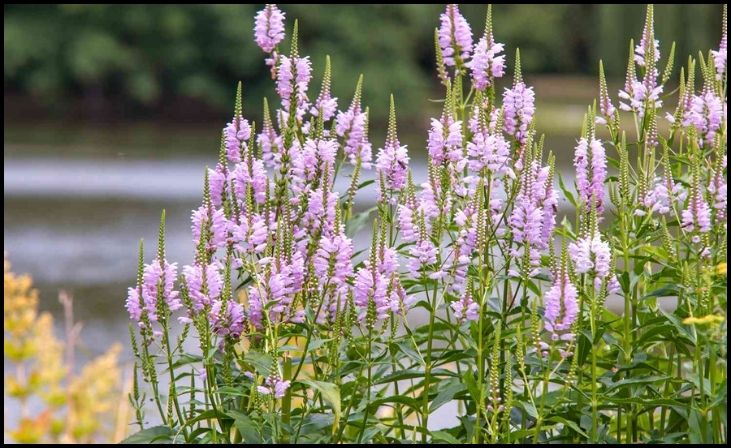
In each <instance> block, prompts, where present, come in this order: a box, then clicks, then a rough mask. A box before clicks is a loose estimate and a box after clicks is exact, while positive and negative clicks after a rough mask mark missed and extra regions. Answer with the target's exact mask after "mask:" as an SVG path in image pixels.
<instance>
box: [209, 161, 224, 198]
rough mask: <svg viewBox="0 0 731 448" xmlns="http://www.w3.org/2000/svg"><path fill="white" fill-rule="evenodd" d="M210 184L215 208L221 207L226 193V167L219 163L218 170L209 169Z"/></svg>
mask: <svg viewBox="0 0 731 448" xmlns="http://www.w3.org/2000/svg"><path fill="white" fill-rule="evenodd" d="M208 184H209V187H210V189H211V202H212V203H213V206H214V207H220V206H221V205H222V204H223V194H224V192H225V191H226V184H227V180H226V173H225V172H224V167H223V166H222V165H221V164H220V163H219V164H218V165H216V169H215V170H212V169H210V168H209V169H208Z"/></svg>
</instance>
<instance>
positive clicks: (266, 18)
mask: <svg viewBox="0 0 731 448" xmlns="http://www.w3.org/2000/svg"><path fill="white" fill-rule="evenodd" d="M284 16H285V14H284V13H283V12H282V11H280V10H279V8H277V5H266V7H265V8H264V9H262V10H261V11H259V12H258V13H256V18H255V20H254V39H255V40H256V44H257V45H259V48H261V49H262V50H264V52H265V53H271V52H272V51H274V48H275V47H276V46H277V44H279V42H281V41H282V40H283V39H284Z"/></svg>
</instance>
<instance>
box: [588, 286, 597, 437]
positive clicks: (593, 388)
mask: <svg viewBox="0 0 731 448" xmlns="http://www.w3.org/2000/svg"><path fill="white" fill-rule="evenodd" d="M588 283H589V288H588V290H589V302H590V310H591V311H590V312H589V322H590V325H591V348H590V351H591V443H597V432H598V431H597V430H598V427H599V414H598V412H597V404H598V403H597V393H596V350H595V348H596V347H594V341H595V340H596V298H595V297H594V285H593V282H592V281H591V280H590V281H589V282H588ZM585 284H586V282H585Z"/></svg>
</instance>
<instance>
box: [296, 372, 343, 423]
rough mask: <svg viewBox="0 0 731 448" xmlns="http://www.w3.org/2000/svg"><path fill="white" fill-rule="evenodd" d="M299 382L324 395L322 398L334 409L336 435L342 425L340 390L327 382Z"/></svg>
mask: <svg viewBox="0 0 731 448" xmlns="http://www.w3.org/2000/svg"><path fill="white" fill-rule="evenodd" d="M298 382H299V383H302V384H306V385H308V386H310V387H312V388H313V389H316V390H317V391H319V392H320V394H322V398H324V399H325V401H327V402H328V403H329V404H330V406H331V407H332V409H333V414H335V421H334V422H333V426H332V428H333V433H334V432H335V431H336V430H337V428H338V426H339V424H340V388H338V386H337V385H335V384H333V383H326V382H325V381H315V380H301V381H298Z"/></svg>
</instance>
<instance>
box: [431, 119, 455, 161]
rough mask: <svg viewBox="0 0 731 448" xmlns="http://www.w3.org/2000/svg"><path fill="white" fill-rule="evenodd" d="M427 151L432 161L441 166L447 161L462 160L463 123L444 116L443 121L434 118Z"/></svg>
mask: <svg viewBox="0 0 731 448" xmlns="http://www.w3.org/2000/svg"><path fill="white" fill-rule="evenodd" d="M431 123H432V127H431V129H430V130H429V138H428V140H427V149H428V150H429V156H431V158H432V161H433V162H434V163H436V164H437V165H441V164H442V163H444V162H445V161H450V162H459V161H461V160H462V157H463V156H462V122H461V121H454V119H453V118H452V117H449V116H443V117H442V119H441V120H437V119H435V118H432V120H431Z"/></svg>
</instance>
